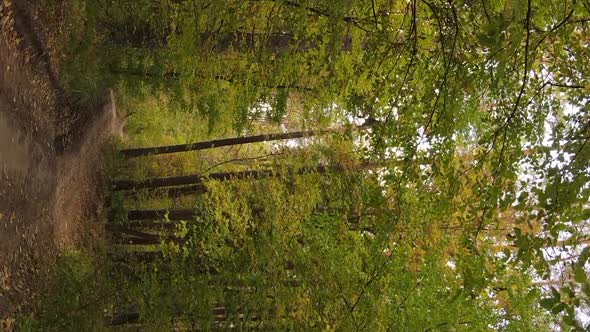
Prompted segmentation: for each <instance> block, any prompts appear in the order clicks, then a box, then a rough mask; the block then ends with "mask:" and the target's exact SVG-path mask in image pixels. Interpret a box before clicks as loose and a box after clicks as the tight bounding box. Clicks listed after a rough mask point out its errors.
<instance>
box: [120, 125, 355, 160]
mask: <svg viewBox="0 0 590 332" xmlns="http://www.w3.org/2000/svg"><path fill="white" fill-rule="evenodd" d="M343 131H345V128H336V129H322V130H303V131H296V132H291V133H275V134H265V135H256V136H244V137H233V138H223V139H216V140H211V141H204V142H197V143H188V144H178V145H167V146H157V147H149V148H133V149H124V150H121V151H120V152H121V154H122V155H123V156H125V157H127V158H135V157H141V156H148V155H156V154H166V153H176V152H186V151H196V150H205V149H213V148H218V147H222V146H230V145H241V144H249V143H258V142H269V141H278V140H285V139H295V138H302V137H313V136H317V135H322V134H330V133H341V132H343Z"/></svg>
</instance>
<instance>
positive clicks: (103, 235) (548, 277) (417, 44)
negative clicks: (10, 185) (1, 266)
mask: <svg viewBox="0 0 590 332" xmlns="http://www.w3.org/2000/svg"><path fill="white" fill-rule="evenodd" d="M2 2H4V4H5V7H8V6H9V5H10V2H8V1H7V0H4V1H0V8H2V6H3V5H2ZM13 2H15V3H16V2H18V1H17V0H13ZM7 3H8V5H6V4H7ZM36 5H37V6H39V8H41V11H40V12H39V16H40V19H41V20H42V22H47V23H45V24H46V29H47V31H50V32H49V33H48V35H49V36H50V38H48V48H49V49H50V50H52V52H51V53H50V56H51V61H52V63H54V65H55V68H56V70H57V73H58V78H57V80H58V82H59V85H60V86H62V87H63V90H64V98H65V99H64V100H67V101H68V103H70V104H71V105H75V106H72V110H73V111H72V112H76V110H77V109H83V108H84V107H88V105H95V106H96V105H102V104H103V103H104V100H105V97H104V96H105V91H111V92H109V93H111V96H114V97H112V98H114V100H115V101H116V119H115V120H114V121H115V124H114V126H115V127H116V130H115V131H116V135H114V136H116V137H114V138H112V139H111V140H110V141H109V143H108V144H107V146H106V147H105V148H104V149H103V150H101V151H102V152H101V154H102V156H103V157H102V158H103V159H104V163H105V165H106V166H105V171H104V174H103V176H102V177H101V180H100V181H99V183H98V184H97V185H96V187H95V188H93V189H89V190H96V191H98V192H100V194H97V196H96V197H95V199H96V200H100V201H101V202H104V207H103V208H100V209H91V210H92V211H91V212H92V213H93V217H88V218H87V220H83V221H82V222H81V223H80V225H79V226H78V230H77V237H76V239H74V240H72V241H70V242H71V243H69V244H68V245H65V246H61V247H59V248H60V250H59V251H58V254H57V255H56V258H55V264H54V266H53V267H52V271H51V273H50V275H51V278H49V279H48V281H47V282H46V283H44V286H43V287H41V289H43V290H42V291H40V292H38V295H35V297H34V301H32V302H31V304H29V305H26V306H23V307H22V309H19V310H18V312H17V313H15V315H14V319H12V318H11V319H10V320H6V321H5V322H4V324H5V328H7V329H13V328H14V329H15V330H22V331H201V330H206V331H222V330H263V331H275V330H276V331H590V279H589V278H588V273H589V271H590V247H589V246H588V244H589V243H590V144H588V141H589V140H590V103H589V98H588V95H589V94H590V34H589V33H588V32H589V29H590V2H589V1H588V0H559V1H558V0H543V1H541V0H292V1H289V0H60V1H50V0H45V1H41V0H40V1H38V4H36ZM1 21H2V20H1V19H0V22H1ZM107 94H108V93H107ZM113 102H114V101H113ZM64 144H65V143H64ZM91 167H94V166H92V165H91ZM96 167H98V166H96ZM72 195H76V194H75V192H72ZM101 204H102V203H101ZM0 207H1V204H0ZM0 212H1V209H0ZM0 219H1V213H0ZM1 284H2V283H0V286H1ZM1 289H2V287H0V290H1ZM1 294H2V293H1V292H0V299H1ZM0 307H1V302H0ZM0 312H1V310H0ZM0 317H1V315H0ZM1 326H2V325H0V327H1Z"/></svg>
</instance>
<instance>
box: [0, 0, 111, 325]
mask: <svg viewBox="0 0 590 332" xmlns="http://www.w3.org/2000/svg"><path fill="white" fill-rule="evenodd" d="M29 6H31V4H30V3H28V2H27V1H19V4H18V5H16V7H15V5H14V4H10V3H9V2H8V1H6V0H5V1H3V0H0V320H1V319H2V317H6V316H8V315H11V314H14V313H15V312H18V311H21V310H26V309H27V308H30V306H31V305H32V302H33V301H34V299H35V296H36V295H37V294H39V293H40V292H41V291H42V289H41V287H40V286H41V284H43V280H44V279H46V278H47V277H48V276H49V274H50V270H51V265H52V263H53V262H54V261H55V258H56V256H57V253H58V252H59V250H60V249H61V248H64V247H68V246H72V245H75V244H76V241H78V240H79V238H80V236H81V233H82V232H81V230H80V228H81V227H83V228H87V227H88V221H89V220H91V219H93V218H96V216H97V215H99V214H100V213H101V212H102V202H103V198H104V197H103V195H104V190H103V188H104V186H103V182H102V179H103V177H102V174H103V172H102V171H103V166H102V165H103V162H102V157H101V156H102V148H103V146H104V145H105V143H106V142H107V141H108V139H109V136H110V134H111V131H112V128H113V127H114V126H115V127H116V125H115V124H114V123H115V122H116V121H121V119H120V117H119V116H118V115H117V113H116V110H115V107H114V100H113V99H112V97H113V95H112V94H107V98H106V99H105V104H104V105H103V106H100V107H98V108H94V109H89V110H77V111H73V110H72V109H71V106H70V104H69V103H68V102H67V101H66V99H65V97H64V92H63V90H62V89H61V87H60V86H59V84H58V81H57V79H56V74H55V73H54V71H52V68H51V65H50V63H49V60H48V58H47V55H46V52H44V51H43V43H42V42H41V40H40V39H39V38H38V36H37V35H36V34H35V30H34V27H33V24H32V22H31V20H30V12H29V10H30V7H29ZM74 118H76V119H74ZM80 119H86V121H80ZM74 133H77V134H74ZM64 138H65V139H64ZM56 142H57V144H56ZM63 142H68V143H67V144H63ZM0 329H2V327H1V326H0Z"/></svg>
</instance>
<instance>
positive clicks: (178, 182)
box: [112, 162, 381, 191]
mask: <svg viewBox="0 0 590 332" xmlns="http://www.w3.org/2000/svg"><path fill="white" fill-rule="evenodd" d="M379 166H381V165H380V164H377V163H373V162H364V163H361V164H360V165H359V166H357V168H356V169H357V170H363V169H372V168H376V167H379ZM343 169H344V167H343V166H342V165H335V166H323V165H320V166H316V167H303V168H300V169H298V170H294V171H290V172H289V173H291V174H299V175H301V174H308V173H320V174H323V173H326V172H328V171H342V170H343ZM280 175H282V174H280V173H279V172H276V171H274V170H271V169H265V170H254V171H241V172H222V173H212V174H208V175H201V174H191V175H181V176H170V177H162V178H152V179H147V180H115V181H113V182H112V189H113V190H115V191H120V190H138V189H146V188H159V187H172V186H184V185H191V184H196V185H203V180H206V179H212V180H219V181H228V180H240V179H261V178H268V177H275V176H280Z"/></svg>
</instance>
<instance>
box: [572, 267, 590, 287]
mask: <svg viewBox="0 0 590 332" xmlns="http://www.w3.org/2000/svg"><path fill="white" fill-rule="evenodd" d="M587 279H588V275H586V271H584V268H583V267H577V268H576V272H575V276H574V280H576V282H579V283H583V282H586V280H587Z"/></svg>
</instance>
